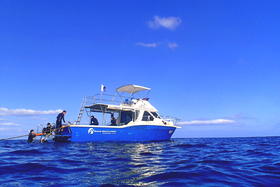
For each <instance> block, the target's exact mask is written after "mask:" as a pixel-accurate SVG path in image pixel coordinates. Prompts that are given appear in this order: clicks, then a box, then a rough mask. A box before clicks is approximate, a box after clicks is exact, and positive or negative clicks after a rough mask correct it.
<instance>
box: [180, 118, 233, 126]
mask: <svg viewBox="0 0 280 187" xmlns="http://www.w3.org/2000/svg"><path fill="white" fill-rule="evenodd" d="M234 123H236V122H235V121H233V120H228V119H212V120H194V121H184V122H179V125H225V124H234Z"/></svg>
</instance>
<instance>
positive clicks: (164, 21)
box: [149, 16, 182, 30]
mask: <svg viewBox="0 0 280 187" xmlns="http://www.w3.org/2000/svg"><path fill="white" fill-rule="evenodd" d="M181 22H182V20H181V19H180V18H179V17H177V18H176V17H168V18H161V17H159V16H155V17H154V21H149V27H150V28H154V29H157V28H160V27H165V28H167V29H170V30H174V29H175V28H176V27H177V26H178V25H180V23H181Z"/></svg>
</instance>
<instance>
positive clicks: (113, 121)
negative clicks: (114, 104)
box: [110, 114, 117, 126]
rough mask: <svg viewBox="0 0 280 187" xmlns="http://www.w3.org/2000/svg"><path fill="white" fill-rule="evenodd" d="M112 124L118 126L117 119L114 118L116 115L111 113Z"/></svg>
mask: <svg viewBox="0 0 280 187" xmlns="http://www.w3.org/2000/svg"><path fill="white" fill-rule="evenodd" d="M110 126H117V124H116V119H115V118H114V115H113V114H112V115H111V125H110Z"/></svg>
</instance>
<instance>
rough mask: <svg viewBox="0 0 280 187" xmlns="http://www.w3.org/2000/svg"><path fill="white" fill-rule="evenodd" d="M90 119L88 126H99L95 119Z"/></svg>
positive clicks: (92, 117)
mask: <svg viewBox="0 0 280 187" xmlns="http://www.w3.org/2000/svg"><path fill="white" fill-rule="evenodd" d="M90 118H91V119H90V124H91V125H98V124H99V123H98V121H97V119H96V118H95V117H94V116H91V117H90Z"/></svg>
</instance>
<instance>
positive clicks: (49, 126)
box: [43, 123, 52, 134]
mask: <svg viewBox="0 0 280 187" xmlns="http://www.w3.org/2000/svg"><path fill="white" fill-rule="evenodd" d="M51 132H52V126H51V124H50V123H48V124H47V127H45V128H43V133H46V134H50V133H51Z"/></svg>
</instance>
